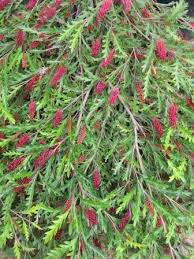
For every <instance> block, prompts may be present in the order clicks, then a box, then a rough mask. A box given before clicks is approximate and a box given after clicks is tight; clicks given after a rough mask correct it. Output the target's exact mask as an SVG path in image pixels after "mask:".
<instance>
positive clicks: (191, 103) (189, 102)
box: [186, 98, 194, 110]
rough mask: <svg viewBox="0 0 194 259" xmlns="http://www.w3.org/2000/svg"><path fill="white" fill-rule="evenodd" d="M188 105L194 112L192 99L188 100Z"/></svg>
mask: <svg viewBox="0 0 194 259" xmlns="http://www.w3.org/2000/svg"><path fill="white" fill-rule="evenodd" d="M186 104H187V106H189V107H190V108H191V109H192V110H194V102H193V101H192V99H191V98H187V99H186Z"/></svg>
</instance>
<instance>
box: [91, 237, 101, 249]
mask: <svg viewBox="0 0 194 259" xmlns="http://www.w3.org/2000/svg"><path fill="white" fill-rule="evenodd" d="M93 244H94V245H95V246H96V247H98V248H99V249H100V250H102V243H101V242H100V241H99V240H98V239H97V238H93Z"/></svg>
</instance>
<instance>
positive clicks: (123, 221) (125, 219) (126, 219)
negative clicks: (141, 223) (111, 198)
mask: <svg viewBox="0 0 194 259" xmlns="http://www.w3.org/2000/svg"><path fill="white" fill-rule="evenodd" d="M130 218H131V212H130V211H127V212H125V214H124V215H123V217H122V218H121V220H120V223H119V224H118V229H119V230H120V231H123V230H124V228H125V226H126V225H127V223H128V222H129V220H130Z"/></svg>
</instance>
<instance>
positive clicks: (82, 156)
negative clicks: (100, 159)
mask: <svg viewBox="0 0 194 259" xmlns="http://www.w3.org/2000/svg"><path fill="white" fill-rule="evenodd" d="M85 161H86V156H84V155H80V156H79V157H78V160H77V162H78V164H82V163H83V162H85Z"/></svg>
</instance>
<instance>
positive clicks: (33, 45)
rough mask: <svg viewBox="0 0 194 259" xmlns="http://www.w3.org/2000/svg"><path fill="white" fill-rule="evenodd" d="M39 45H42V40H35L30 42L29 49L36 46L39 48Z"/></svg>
mask: <svg viewBox="0 0 194 259" xmlns="http://www.w3.org/2000/svg"><path fill="white" fill-rule="evenodd" d="M39 45H40V41H38V40H34V41H32V42H30V44H29V46H28V47H29V49H35V48H37V47H38V46H39Z"/></svg>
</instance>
